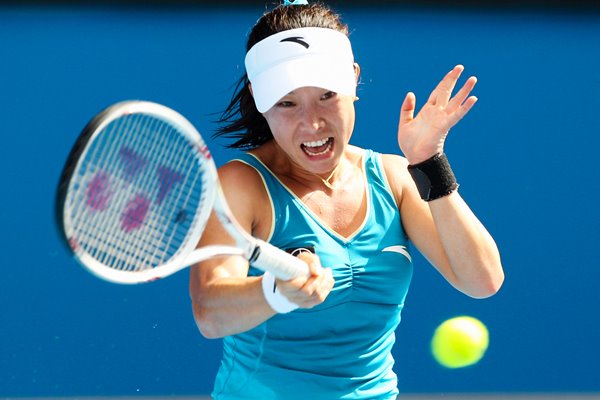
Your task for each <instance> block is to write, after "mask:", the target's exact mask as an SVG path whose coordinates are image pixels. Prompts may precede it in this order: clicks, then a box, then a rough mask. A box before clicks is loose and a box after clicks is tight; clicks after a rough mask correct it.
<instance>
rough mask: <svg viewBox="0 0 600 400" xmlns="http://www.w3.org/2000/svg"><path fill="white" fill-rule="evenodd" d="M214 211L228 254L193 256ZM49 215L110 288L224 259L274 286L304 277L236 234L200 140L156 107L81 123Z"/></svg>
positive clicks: (281, 255)
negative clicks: (238, 259)
mask: <svg viewBox="0 0 600 400" xmlns="http://www.w3.org/2000/svg"><path fill="white" fill-rule="evenodd" d="M213 210H214V212H215V213H216V215H217V216H218V218H219V221H220V222H221V224H222V225H223V226H224V227H225V228H226V229H227V231H228V232H229V234H230V235H231V236H232V237H233V238H234V239H235V241H236V245H235V246H225V245H211V246H205V247H201V248H198V249H196V246H197V244H198V240H199V239H200V237H201V235H202V232H203V230H204V228H205V226H206V222H207V220H208V217H209V215H210V213H211V211H213ZM56 211H57V219H58V224H59V226H60V227H61V231H62V233H63V236H64V238H65V240H66V242H67V244H68V247H69V248H70V249H71V250H72V252H73V253H74V255H75V257H76V259H77V260H78V261H79V262H80V263H81V264H83V266H85V267H86V268H87V269H88V270H90V271H91V272H92V273H94V274H95V275H97V276H99V277H100V278H103V279H106V280H108V281H111V282H115V283H141V282H148V281H152V280H155V279H159V278H163V277H166V276H168V275H171V274H173V273H175V272H177V271H179V270H181V269H183V268H185V267H187V266H190V265H193V264H195V263H197V262H200V261H202V260H207V259H209V258H213V257H217V256H223V255H235V256H242V257H244V258H246V259H247V260H248V261H249V262H250V263H251V264H252V266H254V267H256V268H259V269H262V270H265V271H270V272H271V273H272V274H273V275H275V276H276V277H278V278H281V279H291V278H293V277H296V276H301V275H307V274H308V267H307V266H306V264H305V263H304V262H302V261H300V260H299V259H297V258H296V257H294V256H291V255H290V254H288V253H286V252H285V251H283V250H280V249H278V248H276V247H274V246H272V245H270V244H269V243H266V242H264V241H262V240H259V239H256V238H254V237H252V236H251V235H250V234H249V233H247V232H245V231H244V229H242V228H241V226H240V225H239V224H238V223H237V221H236V220H235V218H234V217H233V215H232V213H231V210H230V209H229V207H228V205H227V203H226V201H225V198H224V196H223V193H222V191H221V187H220V185H219V180H218V176H217V170H216V167H215V164H214V161H213V159H212V157H211V154H210V152H209V150H208V148H207V147H206V144H205V143H204V141H203V140H202V137H201V136H200V134H199V133H198V131H197V130H196V129H195V128H194V127H193V126H192V124H191V123H190V122H189V121H188V120H186V119H185V118H184V117H183V116H181V115H180V114H179V113H177V112H175V111H173V110H171V109H169V108H167V107H165V106H162V105H160V104H156V103H151V102H145V101H126V102H121V103H117V104H115V105H113V106H111V107H109V108H107V109H105V110H104V111H102V112H101V113H99V114H98V115H97V116H95V117H94V118H93V119H92V120H91V121H90V122H89V123H88V125H87V126H86V127H85V128H84V130H83V132H82V133H81V135H80V136H79V138H78V139H77V141H76V143H75V145H74V147H73V149H72V150H71V153H70V155H69V157H68V160H67V162H66V165H65V167H64V169H63V172H62V175H61V178H60V183H59V187H58V190H57V199H56Z"/></svg>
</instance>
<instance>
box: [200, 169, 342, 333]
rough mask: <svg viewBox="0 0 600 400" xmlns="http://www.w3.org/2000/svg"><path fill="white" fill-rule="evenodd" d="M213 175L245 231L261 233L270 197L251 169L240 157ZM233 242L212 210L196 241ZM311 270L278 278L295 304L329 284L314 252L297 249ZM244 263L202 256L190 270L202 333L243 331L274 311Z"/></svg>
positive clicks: (316, 298)
mask: <svg viewBox="0 0 600 400" xmlns="http://www.w3.org/2000/svg"><path fill="white" fill-rule="evenodd" d="M219 179H220V182H221V186H222V188H223V192H224V195H225V198H226V200H227V203H228V204H229V207H230V208H231V211H232V213H233V215H234V216H235V218H236V219H237V221H238V222H239V224H240V225H241V226H242V228H243V229H245V230H246V231H247V232H251V233H252V234H253V235H254V236H256V237H258V238H261V239H263V240H264V239H265V238H266V236H267V235H268V229H270V226H271V222H272V211H271V205H270V204H271V202H270V200H269V197H268V194H267V192H266V190H265V188H264V184H263V182H262V179H261V178H260V176H259V175H258V174H257V173H256V171H255V170H254V169H253V168H251V167H249V166H247V165H246V164H243V163H240V162H232V163H228V164H226V165H224V166H223V167H221V168H220V169H219ZM211 244H230V245H235V243H234V241H233V239H232V238H231V237H230V236H229V234H228V233H227V232H226V230H225V229H224V228H223V227H222V226H221V224H220V223H219V221H218V218H217V217H216V216H214V215H212V216H211V218H210V219H209V221H208V224H207V226H206V229H205V231H204V234H203V236H202V238H201V240H200V243H199V246H206V245H211ZM302 257H303V260H304V261H306V262H307V264H308V265H309V269H310V271H311V274H312V276H311V277H309V278H306V277H301V278H295V279H292V280H289V281H286V282H278V288H279V290H280V291H281V292H282V293H283V294H284V295H285V296H286V297H287V298H288V299H289V300H290V301H293V302H294V303H296V304H298V305H299V306H300V307H305V308H310V307H313V306H315V305H316V304H319V303H320V302H322V301H323V300H324V299H325V297H326V295H327V294H328V293H329V290H326V289H330V287H329V288H328V286H329V282H330V280H331V281H332V278H331V276H330V272H329V271H326V270H324V269H322V268H321V267H320V264H319V260H318V258H317V257H316V256H315V255H312V254H303V255H302ZM248 268H249V264H248V262H247V261H246V260H244V259H243V258H242V257H236V256H228V257H220V258H216V259H212V260H207V261H204V262H202V263H200V264H199V265H196V266H193V267H192V268H191V272H190V296H191V302H192V310H193V314H194V319H195V321H196V324H197V325H198V329H199V330H200V332H201V333H202V335H203V336H205V337H207V338H219V337H223V336H229V335H233V334H236V333H240V332H244V331H247V330H249V329H252V328H254V327H256V326H257V325H259V324H261V323H262V322H264V321H266V320H267V319H269V318H271V317H272V316H273V315H275V311H274V310H273V309H272V308H271V306H269V304H268V303H267V301H266V299H265V296H264V294H263V290H262V277H249V276H247V274H248Z"/></svg>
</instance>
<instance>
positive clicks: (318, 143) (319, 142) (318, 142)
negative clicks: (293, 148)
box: [302, 138, 329, 147]
mask: <svg viewBox="0 0 600 400" xmlns="http://www.w3.org/2000/svg"><path fill="white" fill-rule="evenodd" d="M328 141H329V138H327V139H321V140H315V141H314V142H305V143H302V144H303V145H304V146H306V147H319V146H323V145H324V144H325V143H327V142H328Z"/></svg>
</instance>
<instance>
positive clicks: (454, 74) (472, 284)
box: [386, 65, 504, 297]
mask: <svg viewBox="0 0 600 400" xmlns="http://www.w3.org/2000/svg"><path fill="white" fill-rule="evenodd" d="M463 69H464V68H463V67H462V66H460V65H459V66H456V67H454V68H453V69H452V70H451V71H450V72H449V73H448V74H446V76H445V77H444V78H443V79H442V81H441V82H440V83H439V84H438V86H437V87H436V88H435V89H434V90H433V92H432V93H431V95H430V97H429V99H428V101H427V103H426V104H425V105H424V106H423V107H422V108H421V110H420V111H419V113H418V114H417V115H416V116H415V115H414V112H415V106H416V99H415V96H414V94H412V93H409V94H408V95H407V96H406V98H405V100H404V102H403V104H402V110H401V113H400V122H399V126H398V143H399V145H400V148H401V150H402V151H403V153H404V155H405V156H406V159H407V160H404V159H402V158H400V157H389V158H388V160H389V159H391V160H392V161H391V163H396V164H404V165H402V167H401V168H398V167H399V166H398V165H397V166H396V167H394V168H393V169H392V168H389V167H387V168H386V169H390V170H393V171H395V172H393V174H394V177H395V179H394V181H395V182H396V183H395V186H396V190H395V191H396V193H401V195H400V196H398V195H397V200H398V201H399V207H400V212H401V216H402V221H403V224H404V227H405V229H406V231H407V233H408V235H409V237H410V239H411V240H412V242H413V243H414V244H415V246H416V247H417V248H418V249H419V250H420V251H421V252H422V253H423V254H424V255H425V257H426V258H428V259H429V261H430V262H431V263H432V264H433V265H434V266H435V267H436V268H437V269H438V270H439V271H440V273H441V274H442V275H443V276H444V277H445V278H446V279H447V280H448V281H449V282H450V283H451V284H452V285H453V286H455V287H456V288H457V289H459V290H460V291H462V292H464V293H465V294H467V295H469V296H472V297H488V296H491V295H493V294H494V293H496V292H497V291H498V290H499V288H500V286H501V285H502V282H503V280H504V273H503V270H502V265H501V262H500V254H499V252H498V248H497V246H496V243H495V241H494V239H493V238H492V236H491V235H490V234H489V232H488V231H487V230H486V228H485V227H484V226H483V224H482V223H481V222H480V221H479V219H478V218H477V217H476V216H475V214H474V213H473V212H472V210H471V209H470V208H469V206H468V205H467V204H466V203H465V201H464V200H463V199H462V197H461V196H460V194H459V193H458V192H457V191H456V190H454V191H453V192H452V193H451V194H449V195H447V196H443V197H440V198H437V199H435V200H431V201H428V202H425V201H423V200H422V199H421V197H420V195H419V192H418V190H417V187H416V185H415V182H414V180H413V179H412V177H411V176H410V174H409V173H408V171H407V166H408V165H406V164H407V163H410V164H412V165H415V164H418V163H421V162H423V161H425V160H427V159H429V158H430V157H432V156H433V155H435V154H441V153H443V150H444V142H445V140H446V136H447V135H448V132H449V131H450V129H451V128H452V127H453V126H454V125H455V124H456V123H457V122H458V121H460V120H461V119H462V118H463V117H464V116H465V115H466V114H467V113H468V112H469V111H470V109H471V108H472V107H473V105H474V104H475V102H476V101H477V98H476V97H475V96H471V91H472V89H473V88H474V86H475V84H476V82H477V80H476V79H475V78H474V77H470V78H469V79H467V81H466V82H465V84H464V85H463V86H462V87H461V88H460V89H459V90H458V92H457V93H456V94H455V95H454V96H452V92H453V90H454V87H455V85H456V82H457V81H458V78H459V77H460V75H461V73H462V71H463ZM397 168H398V169H397ZM398 188H401V189H398Z"/></svg>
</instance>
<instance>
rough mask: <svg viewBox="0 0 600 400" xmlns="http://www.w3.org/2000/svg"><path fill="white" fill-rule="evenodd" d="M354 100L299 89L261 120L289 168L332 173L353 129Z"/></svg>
mask: <svg viewBox="0 0 600 400" xmlns="http://www.w3.org/2000/svg"><path fill="white" fill-rule="evenodd" d="M354 101H355V98H354V97H351V96H347V95H341V94H337V93H334V92H332V91H330V90H326V89H322V88H316V87H302V88H299V89H296V90H294V91H292V92H290V93H288V94H287V95H286V96H284V97H283V98H281V99H280V100H279V102H277V103H276V104H275V105H274V106H273V107H271V108H270V109H269V110H268V111H267V112H266V113H264V114H263V115H264V117H265V119H266V120H267V122H268V124H269V127H270V128H271V132H272V133H273V138H274V139H275V142H276V143H277V145H278V146H279V148H281V150H282V151H283V152H285V154H286V156H287V158H288V159H289V160H290V161H291V162H292V165H293V166H295V167H296V168H298V169H300V170H301V171H305V172H308V173H311V174H325V173H328V172H330V171H332V170H333V169H334V168H335V166H336V165H337V163H338V162H339V160H340V158H341V156H342V154H343V152H344V150H345V149H346V146H347V145H348V142H349V141H350V137H351V136H352V130H353V129H354V119H355V110H354Z"/></svg>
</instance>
